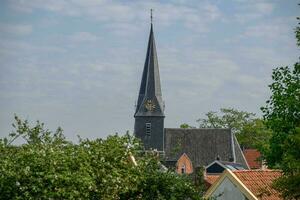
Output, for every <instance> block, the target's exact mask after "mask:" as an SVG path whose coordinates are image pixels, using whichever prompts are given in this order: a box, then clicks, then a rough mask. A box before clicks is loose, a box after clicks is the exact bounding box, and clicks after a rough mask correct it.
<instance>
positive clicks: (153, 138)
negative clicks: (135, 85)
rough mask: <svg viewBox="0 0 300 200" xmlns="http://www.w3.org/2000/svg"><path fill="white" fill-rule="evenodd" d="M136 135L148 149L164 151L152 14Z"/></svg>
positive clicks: (137, 113) (162, 117)
mask: <svg viewBox="0 0 300 200" xmlns="http://www.w3.org/2000/svg"><path fill="white" fill-rule="evenodd" d="M134 117H135V125H134V133H135V135H136V136H137V137H139V138H140V139H141V140H142V141H143V143H144V146H145V148H146V149H157V150H159V151H163V133H164V117H165V115H164V103H163V100H162V93H161V86H160V76H159V67H158V60H157V53H156V46H155V40H154V33H153V24H152V12H151V28H150V35H149V40H148V47H147V54H146V60H145V64H144V70H143V75H142V81H141V86H140V91H139V96H138V101H137V105H136V110H135V114H134Z"/></svg>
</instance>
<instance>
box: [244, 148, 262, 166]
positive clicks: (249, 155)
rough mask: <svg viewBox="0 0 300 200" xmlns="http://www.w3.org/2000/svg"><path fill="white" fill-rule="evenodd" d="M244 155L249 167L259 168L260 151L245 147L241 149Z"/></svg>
mask: <svg viewBox="0 0 300 200" xmlns="http://www.w3.org/2000/svg"><path fill="white" fill-rule="evenodd" d="M243 153H244V156H245V158H246V160H247V162H248V165H249V167H250V168H251V169H259V168H261V161H259V158H260V156H261V155H260V152H259V151H258V150H256V149H245V150H244V151H243Z"/></svg>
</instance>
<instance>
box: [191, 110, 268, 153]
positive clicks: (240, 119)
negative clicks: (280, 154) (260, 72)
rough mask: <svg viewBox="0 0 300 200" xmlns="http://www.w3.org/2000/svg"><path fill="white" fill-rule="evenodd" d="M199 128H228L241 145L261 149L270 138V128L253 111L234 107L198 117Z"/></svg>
mask: <svg viewBox="0 0 300 200" xmlns="http://www.w3.org/2000/svg"><path fill="white" fill-rule="evenodd" d="M197 122H198V123H199V127H200V128H230V129H231V130H232V132H233V133H235V135H236V137H237V139H238V141H239V143H240V145H241V146H243V147H245V148H258V149H261V148H262V147H263V146H265V144H266V143H267V142H268V140H269V138H270V130H269V129H267V128H266V126H265V124H264V121H263V120H262V119H259V118H256V117H255V114H254V113H250V112H246V111H240V110H237V109H234V108H221V109H220V112H219V113H218V112H213V111H210V112H208V113H206V118H204V119H203V118H202V119H198V120H197Z"/></svg>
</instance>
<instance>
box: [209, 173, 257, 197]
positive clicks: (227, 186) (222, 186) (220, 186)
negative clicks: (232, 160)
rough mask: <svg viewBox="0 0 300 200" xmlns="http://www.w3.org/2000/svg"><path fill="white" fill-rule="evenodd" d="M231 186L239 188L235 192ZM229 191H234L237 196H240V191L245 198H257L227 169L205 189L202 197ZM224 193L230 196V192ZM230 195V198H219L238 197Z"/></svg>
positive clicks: (214, 195) (215, 195)
mask: <svg viewBox="0 0 300 200" xmlns="http://www.w3.org/2000/svg"><path fill="white" fill-rule="evenodd" d="M224 180H225V181H224ZM233 187H234V188H236V189H237V190H239V192H236V191H235V189H233ZM230 191H234V192H236V193H235V194H236V195H237V197H240V196H241V195H240V193H242V194H243V196H244V197H245V199H249V200H258V199H257V198H256V197H255V195H254V194H253V193H252V192H251V191H250V190H249V189H248V188H247V187H246V186H245V185H244V184H243V183H242V182H241V181H240V180H239V179H238V178H237V177H236V176H235V175H234V173H233V172H231V171H230V170H228V169H225V170H224V172H223V173H222V174H221V175H220V177H219V178H218V179H217V180H216V181H215V182H214V183H213V185H212V186H211V187H210V188H209V189H208V190H207V192H206V193H205V195H204V198H212V197H218V196H219V195H221V194H222V193H223V192H224V193H228V192H230ZM226 195H227V196H230V194H226ZM224 197H225V196H224ZM230 197H231V198H228V199H226V198H222V197H220V199H224V200H234V199H239V198H233V196H230ZM217 199H218V198H217Z"/></svg>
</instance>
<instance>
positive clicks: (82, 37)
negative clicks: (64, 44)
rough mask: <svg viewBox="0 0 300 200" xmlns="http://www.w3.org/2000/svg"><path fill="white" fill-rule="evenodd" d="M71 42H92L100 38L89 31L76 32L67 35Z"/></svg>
mask: <svg viewBox="0 0 300 200" xmlns="http://www.w3.org/2000/svg"><path fill="white" fill-rule="evenodd" d="M69 38H70V40H71V41H72V42H94V41H97V40H99V39H100V37H99V36H96V35H94V34H92V33H89V32H77V33H74V34H73V35H71V36H69Z"/></svg>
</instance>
